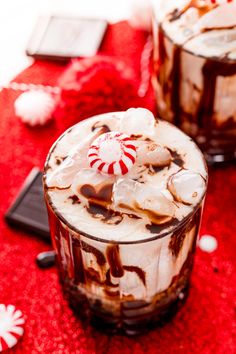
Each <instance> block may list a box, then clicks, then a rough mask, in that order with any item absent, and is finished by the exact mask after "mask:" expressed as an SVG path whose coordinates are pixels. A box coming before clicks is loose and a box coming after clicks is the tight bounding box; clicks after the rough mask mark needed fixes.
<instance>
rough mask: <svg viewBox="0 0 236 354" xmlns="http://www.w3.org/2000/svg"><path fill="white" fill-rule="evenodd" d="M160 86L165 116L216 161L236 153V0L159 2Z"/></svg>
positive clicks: (157, 68)
mask: <svg viewBox="0 0 236 354" xmlns="http://www.w3.org/2000/svg"><path fill="white" fill-rule="evenodd" d="M155 4H157V6H156V7H155V20H154V41H155V45H154V47H155V54H154V61H155V74H154V79H153V83H154V87H155V90H156V95H157V102H158V110H159V115H160V117H161V118H163V119H166V120H168V121H170V122H172V123H174V124H176V125H177V126H179V127H180V128H181V129H182V130H183V131H185V132H186V133H187V134H188V135H190V136H192V137H193V138H194V139H195V140H196V141H197V143H198V144H199V146H200V147H201V148H202V150H203V151H204V152H205V155H206V157H207V159H208V161H210V162H222V161H226V160H232V159H235V157H236V1H235V0H232V1H227V0H214V1H213V0H212V1H211V0H180V1H172V0H160V1H158V2H157V1H155Z"/></svg>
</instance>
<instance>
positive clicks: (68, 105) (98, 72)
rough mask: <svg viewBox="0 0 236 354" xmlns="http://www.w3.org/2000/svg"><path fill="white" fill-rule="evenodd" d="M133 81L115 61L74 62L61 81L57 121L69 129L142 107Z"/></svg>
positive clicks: (130, 73) (77, 60) (129, 70)
mask: <svg viewBox="0 0 236 354" xmlns="http://www.w3.org/2000/svg"><path fill="white" fill-rule="evenodd" d="M134 77H135V75H134V73H133V71H132V70H131V69H130V68H129V67H127V66H126V65H125V64H124V63H123V62H121V61H119V60H117V59H114V58H112V57H106V56H102V55H98V56H95V57H93V58H88V59H82V60H79V59H76V60H73V61H72V63H71V64H70V65H69V66H68V68H67V70H66V71H65V72H64V74H63V75H62V76H61V78H60V79H59V83H58V84H59V87H60V88H61V98H60V102H59V104H58V107H57V109H56V112H55V114H56V117H57V118H58V119H59V120H60V119H61V120H63V121H64V122H65V121H66V125H67V126H69V125H71V124H74V123H77V122H79V121H80V120H82V119H84V118H87V117H90V116H93V115H96V114H100V113H105V112H111V111H123V110H126V109H128V108H129V107H136V106H139V105H140V104H141V102H140V98H139V96H138V93H137V91H138V82H136V81H135V80H134V79H133V78H134Z"/></svg>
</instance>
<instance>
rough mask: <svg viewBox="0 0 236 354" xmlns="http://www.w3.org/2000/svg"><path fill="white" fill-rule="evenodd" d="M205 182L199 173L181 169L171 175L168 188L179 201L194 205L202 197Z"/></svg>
mask: <svg viewBox="0 0 236 354" xmlns="http://www.w3.org/2000/svg"><path fill="white" fill-rule="evenodd" d="M205 188H206V182H205V180H204V179H203V178H202V176H201V175H200V174H199V173H196V172H194V171H189V170H181V171H180V172H177V173H175V174H174V175H172V176H171V177H170V179H169V181H168V189H169V191H170V192H171V193H172V194H173V196H174V197H175V199H176V200H177V201H179V202H182V203H186V204H192V205H195V204H197V203H199V202H200V200H201V199H202V197H203V195H204V193H205Z"/></svg>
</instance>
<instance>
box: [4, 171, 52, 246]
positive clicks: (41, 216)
mask: <svg viewBox="0 0 236 354" xmlns="http://www.w3.org/2000/svg"><path fill="white" fill-rule="evenodd" d="M5 219H6V221H7V223H8V224H9V225H11V226H14V227H16V228H19V227H20V228H22V229H24V230H26V231H29V232H32V233H34V234H37V235H39V236H41V237H42V238H44V239H45V240H48V241H50V232H49V224H48V215H47V209H46V205H45V202H44V197H43V185H42V173H41V172H40V171H39V169H38V168H33V170H32V171H31V172H30V174H29V175H28V177H27V178H26V180H25V183H24V185H23V187H22V189H21V190H20V193H19V194H18V196H17V197H16V199H15V201H14V202H13V204H12V205H11V207H10V208H9V210H8V211H7V213H6V214H5Z"/></svg>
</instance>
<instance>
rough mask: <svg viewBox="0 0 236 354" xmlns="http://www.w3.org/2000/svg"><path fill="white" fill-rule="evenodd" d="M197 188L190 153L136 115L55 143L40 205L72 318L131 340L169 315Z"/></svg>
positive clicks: (190, 253) (196, 210)
mask: <svg viewBox="0 0 236 354" xmlns="http://www.w3.org/2000/svg"><path fill="white" fill-rule="evenodd" d="M206 186H207V171H206V165H205V162H204V158H203V156H202V153H201V152H200V150H199V149H198V147H197V146H196V145H195V143H194V142H193V141H192V140H191V139H190V138H189V137H188V136H186V135H185V134H184V133H183V132H181V131H180V130H179V129H178V128H176V127H174V126H173V125H171V124H170V123H168V122H166V121H162V120H157V119H155V118H154V116H153V114H152V113H151V112H150V111H148V110H146V109H142V108H137V109H134V108H131V109H129V110H128V111H126V112H117V113H107V114H103V115H99V116H95V117H92V118H89V119H87V120H85V121H82V122H80V123H78V124H76V125H75V126H73V127H72V128H70V129H69V130H67V131H66V132H65V133H64V134H63V135H62V136H61V137H60V138H59V139H58V140H57V141H56V142H55V144H54V145H53V147H52V148H51V150H50V152H49V155H48V158H47V161H46V164H45V171H44V191H45V200H46V203H47V208H48V213H49V221H50V228H51V236H52V241H53V245H54V248H55V250H56V252H57V263H58V269H59V276H60V281H61V283H62V287H63V290H64V293H65V294H66V296H67V298H68V300H69V302H70V304H71V305H72V306H73V308H74V309H75V310H76V311H77V312H78V313H79V314H80V316H81V317H83V318H84V319H87V320H88V321H90V322H91V323H92V324H95V325H96V324H97V325H98V327H99V328H101V327H102V328H105V329H107V330H110V331H119V332H123V333H126V334H130V335H132V334H137V333H141V332H143V331H144V330H146V329H148V328H150V327H151V326H153V324H156V323H162V322H163V321H164V320H166V319H167V318H169V317H170V316H171V315H173V313H175V312H176V310H177V309H178V308H179V305H181V304H182V303H183V302H184V300H185V298H186V296H187V291H188V287H189V278H190V274H191V270H192V265H193V257H194V251H195V244H196V238H197V235H198V230H199V224H200V219H201V212H202V205H203V201H204V196H205V192H206Z"/></svg>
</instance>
